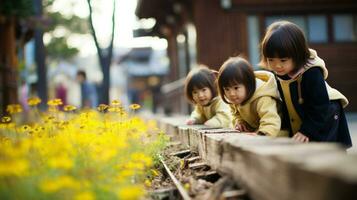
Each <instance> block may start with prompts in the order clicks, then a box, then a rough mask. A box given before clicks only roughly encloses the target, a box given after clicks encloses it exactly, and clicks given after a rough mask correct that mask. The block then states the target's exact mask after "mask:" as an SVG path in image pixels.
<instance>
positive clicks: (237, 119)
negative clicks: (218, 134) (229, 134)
mask: <svg viewBox="0 0 357 200" xmlns="http://www.w3.org/2000/svg"><path fill="white" fill-rule="evenodd" d="M229 107H230V109H231V114H232V117H233V119H232V121H231V125H232V128H234V129H236V130H238V131H244V130H243V128H244V127H241V126H240V125H241V124H244V120H243V119H242V116H241V115H240V113H239V111H238V109H237V108H236V107H235V106H234V105H229Z"/></svg>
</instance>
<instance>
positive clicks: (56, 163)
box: [48, 155, 73, 169]
mask: <svg viewBox="0 0 357 200" xmlns="http://www.w3.org/2000/svg"><path fill="white" fill-rule="evenodd" d="M48 165H49V166H50V167H53V168H58V169H71V168H72V167H73V161H72V160H71V159H70V158H69V157H68V156H66V155H62V156H58V157H53V158H51V159H49V160H48Z"/></svg>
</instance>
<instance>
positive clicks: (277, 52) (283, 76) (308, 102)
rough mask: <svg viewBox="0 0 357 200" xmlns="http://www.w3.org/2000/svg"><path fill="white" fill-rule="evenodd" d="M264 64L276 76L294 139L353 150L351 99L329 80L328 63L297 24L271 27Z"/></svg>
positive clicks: (281, 23)
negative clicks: (347, 108) (347, 110)
mask: <svg viewBox="0 0 357 200" xmlns="http://www.w3.org/2000/svg"><path fill="white" fill-rule="evenodd" d="M261 54H262V60H261V65H262V66H263V67H266V68H268V69H270V70H272V71H274V72H275V74H276V79H277V83H278V89H279V92H280V95H281V97H282V100H283V112H284V119H285V120H286V123H287V124H288V125H290V131H291V132H290V136H292V137H293V139H294V140H296V141H298V142H309V141H321V142H322V141H324V142H338V143H341V144H343V145H345V147H351V146H352V142H351V137H350V132H349V129H348V125H347V121H346V117H345V113H344V110H343V108H344V107H345V106H347V104H348V100H347V98H346V97H345V96H344V95H343V94H341V93H340V92H339V91H337V90H336V89H334V88H332V87H330V86H329V85H328V84H327V82H326V81H325V80H326V78H327V75H328V71H327V68H326V66H325V62H324V61H323V60H322V59H321V58H319V57H318V56H317V53H316V51H315V50H312V49H309V47H308V45H307V40H306V38H305V35H304V33H303V31H302V30H301V29H300V27H298V26H297V25H296V24H294V23H291V22H288V21H277V22H275V23H273V24H271V25H270V26H269V27H268V28H267V31H266V34H265V36H264V38H263V41H262V43H261Z"/></svg>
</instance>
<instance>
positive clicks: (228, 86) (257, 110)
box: [218, 57, 287, 136]
mask: <svg viewBox="0 0 357 200" xmlns="http://www.w3.org/2000/svg"><path fill="white" fill-rule="evenodd" d="M218 88H219V93H220V96H221V97H222V99H223V101H225V102H226V103H229V104H230V106H231V110H232V113H233V117H234V120H233V126H234V127H235V128H236V129H237V130H238V131H241V132H253V133H251V134H253V135H257V134H258V135H268V136H287V132H286V131H280V128H281V118H280V116H279V114H278V109H277V106H278V101H279V94H278V89H277V85H276V81H275V78H274V75H273V74H272V73H271V72H267V71H256V72H253V69H252V66H251V65H250V64H249V62H248V61H246V60H245V59H243V58H241V57H233V58H229V59H228V60H227V61H226V62H225V63H223V65H222V67H221V69H220V70H219V74H218Z"/></svg>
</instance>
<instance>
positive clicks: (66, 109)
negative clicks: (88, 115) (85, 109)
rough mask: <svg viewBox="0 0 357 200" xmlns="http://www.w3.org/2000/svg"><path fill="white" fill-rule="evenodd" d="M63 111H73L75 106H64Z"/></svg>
mask: <svg viewBox="0 0 357 200" xmlns="http://www.w3.org/2000/svg"><path fill="white" fill-rule="evenodd" d="M63 109H64V111H73V110H76V109H77V108H76V106H72V105H65V106H64V108H63Z"/></svg>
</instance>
